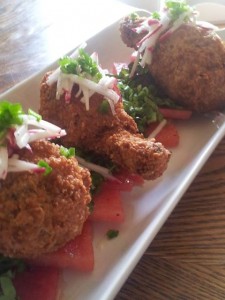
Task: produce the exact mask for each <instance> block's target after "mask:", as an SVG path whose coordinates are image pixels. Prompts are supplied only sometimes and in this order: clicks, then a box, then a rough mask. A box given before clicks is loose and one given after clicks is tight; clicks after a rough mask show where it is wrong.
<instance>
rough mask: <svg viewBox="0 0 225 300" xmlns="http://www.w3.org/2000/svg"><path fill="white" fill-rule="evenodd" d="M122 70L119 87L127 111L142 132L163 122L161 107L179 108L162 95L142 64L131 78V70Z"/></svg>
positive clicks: (118, 77)
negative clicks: (151, 125) (151, 124)
mask: <svg viewBox="0 0 225 300" xmlns="http://www.w3.org/2000/svg"><path fill="white" fill-rule="evenodd" d="M131 68H132V64H131V65H130V66H129V69H125V68H124V69H122V70H121V72H120V73H119V75H118V76H116V77H117V79H118V87H119V89H120V91H121V94H122V99H123V105H124V109H125V111H126V112H127V113H128V114H129V115H130V116H131V117H132V118H133V119H134V120H135V122H136V123H137V126H138V129H139V131H140V132H144V130H145V129H146V127H147V125H148V124H150V123H152V122H156V121H161V120H162V119H163V116H162V114H161V113H160V111H159V107H162V106H163V107H171V108H172V107H173V108H175V107H177V106H176V105H175V104H174V102H173V101H172V100H170V99H169V98H168V97H166V96H164V95H162V94H160V92H159V91H158V89H157V88H156V85H155V84H154V82H153V80H152V79H151V76H150V74H149V71H148V68H147V67H145V68H142V67H141V66H140V64H138V67H137V69H136V73H135V75H134V76H133V77H132V78H130V76H129V75H130V70H131Z"/></svg>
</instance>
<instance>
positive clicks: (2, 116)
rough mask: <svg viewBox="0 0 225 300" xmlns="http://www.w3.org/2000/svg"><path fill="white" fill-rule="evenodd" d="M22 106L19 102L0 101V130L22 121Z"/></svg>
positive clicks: (19, 123)
mask: <svg viewBox="0 0 225 300" xmlns="http://www.w3.org/2000/svg"><path fill="white" fill-rule="evenodd" d="M23 113H24V112H23V110H22V106H21V105H20V104H19V103H10V102H8V101H0V120H1V122H0V132H1V131H4V130H6V129H8V128H10V127H11V126H12V125H21V124H22V123H23V119H22V114H23Z"/></svg>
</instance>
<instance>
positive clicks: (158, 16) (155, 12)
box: [151, 11, 160, 20]
mask: <svg viewBox="0 0 225 300" xmlns="http://www.w3.org/2000/svg"><path fill="white" fill-rule="evenodd" d="M151 17H152V18H153V19H156V20H160V13H159V12H158V11H153V12H152V14H151Z"/></svg>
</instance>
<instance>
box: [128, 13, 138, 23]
mask: <svg viewBox="0 0 225 300" xmlns="http://www.w3.org/2000/svg"><path fill="white" fill-rule="evenodd" d="M138 17H139V15H138V14H137V13H135V12H133V13H131V14H130V19H131V21H132V22H134V21H136V20H137V19H138Z"/></svg>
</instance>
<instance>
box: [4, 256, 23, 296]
mask: <svg viewBox="0 0 225 300" xmlns="http://www.w3.org/2000/svg"><path fill="white" fill-rule="evenodd" d="M24 269H25V264H24V262H23V261H22V260H19V259H12V258H8V257H4V256H3V255H0V300H16V299H18V298H17V295H16V290H15V287H14V285H13V281H12V279H13V278H14V276H15V274H16V273H17V272H23V271H24Z"/></svg>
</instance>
